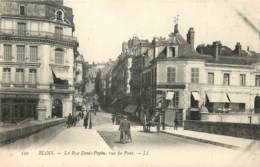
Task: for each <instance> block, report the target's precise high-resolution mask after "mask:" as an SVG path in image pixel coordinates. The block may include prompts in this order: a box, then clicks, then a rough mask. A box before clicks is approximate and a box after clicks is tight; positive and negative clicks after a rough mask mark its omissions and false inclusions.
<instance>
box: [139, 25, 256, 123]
mask: <svg viewBox="0 0 260 167" xmlns="http://www.w3.org/2000/svg"><path fill="white" fill-rule="evenodd" d="M194 40H195V32H194V29H193V28H191V29H189V31H188V34H187V39H184V38H183V37H182V35H181V34H180V33H179V31H178V25H175V30H174V32H173V33H171V34H170V36H169V38H168V39H166V40H154V41H153V48H151V51H150V55H148V56H149V57H151V61H150V62H149V63H148V64H147V66H145V67H144V69H143V72H142V75H143V90H144V92H145V93H144V97H146V98H147V97H148V100H147V101H146V103H144V104H143V105H145V106H146V108H147V107H150V108H148V110H150V111H152V112H153V111H155V110H156V109H159V110H162V112H163V113H164V114H165V122H166V123H167V124H170V125H172V124H173V120H174V119H175V117H178V119H180V120H183V119H196V120H199V119H201V120H204V121H216V122H219V121H225V122H239V123H259V122H260V114H259V106H260V105H259V104H260V101H259V99H260V98H259V93H260V87H259V81H260V75H259V61H260V59H259V57H260V55H259V54H257V53H255V52H252V51H244V50H242V48H241V45H240V44H239V43H237V45H236V46H235V49H234V50H232V49H230V48H228V47H226V46H222V45H221V42H220V41H215V42H213V44H212V45H207V46H199V47H198V48H197V51H196V50H195V49H194Z"/></svg>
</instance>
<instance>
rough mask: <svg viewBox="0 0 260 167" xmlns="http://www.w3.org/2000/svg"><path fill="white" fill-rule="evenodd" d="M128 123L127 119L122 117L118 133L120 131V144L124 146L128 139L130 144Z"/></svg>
mask: <svg viewBox="0 0 260 167" xmlns="http://www.w3.org/2000/svg"><path fill="white" fill-rule="evenodd" d="M130 126H131V125H130V122H129V121H128V120H127V117H126V116H124V117H123V119H122V120H121V121H120V125H119V131H120V142H121V143H123V144H125V143H126V141H127V140H128V139H130V140H131V142H132V137H131V132H130Z"/></svg>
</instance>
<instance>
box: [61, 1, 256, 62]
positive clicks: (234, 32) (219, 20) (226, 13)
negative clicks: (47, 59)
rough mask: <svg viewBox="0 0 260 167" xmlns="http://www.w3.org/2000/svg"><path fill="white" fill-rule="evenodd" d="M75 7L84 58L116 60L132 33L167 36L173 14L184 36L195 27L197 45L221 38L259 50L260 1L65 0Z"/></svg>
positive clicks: (230, 42) (67, 3) (228, 43)
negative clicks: (176, 17) (123, 43)
mask: <svg viewBox="0 0 260 167" xmlns="http://www.w3.org/2000/svg"><path fill="white" fill-rule="evenodd" d="M64 4H65V5H66V6H68V7H71V8H73V13H74V22H75V27H76V31H75V34H74V35H75V36H77V38H78V41H79V51H80V52H81V54H83V55H84V58H85V60H86V61H88V62H91V63H92V62H93V61H95V62H105V61H108V60H109V59H112V60H115V59H116V58H117V57H118V55H119V54H120V52H121V46H122V42H123V41H127V40H128V39H130V38H131V37H133V36H138V37H139V38H143V39H149V40H151V39H152V38H153V37H160V36H162V37H168V35H169V34H170V33H171V32H172V31H173V27H174V18H175V16H177V15H179V21H178V25H179V30H180V33H181V34H182V35H183V37H184V38H186V34H187V31H188V29H189V28H190V27H194V30H195V46H196V45H198V44H211V43H212V42H213V41H216V40H218V41H221V43H222V44H223V45H227V46H229V47H231V48H232V49H233V48H234V47H235V44H236V42H240V43H241V44H242V49H246V48H247V46H250V50H255V51H257V52H260V39H259V38H260V37H259V35H258V34H259V29H260V0H250V1H248V0H216V1H214V0H64Z"/></svg>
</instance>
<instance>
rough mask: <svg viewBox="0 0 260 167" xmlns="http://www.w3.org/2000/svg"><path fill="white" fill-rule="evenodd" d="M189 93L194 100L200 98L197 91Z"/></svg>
mask: <svg viewBox="0 0 260 167" xmlns="http://www.w3.org/2000/svg"><path fill="white" fill-rule="evenodd" d="M191 94H192V96H193V98H194V99H195V100H196V101H199V100H200V95H199V92H191Z"/></svg>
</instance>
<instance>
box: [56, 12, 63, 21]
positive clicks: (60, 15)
mask: <svg viewBox="0 0 260 167" xmlns="http://www.w3.org/2000/svg"><path fill="white" fill-rule="evenodd" d="M56 19H57V20H59V21H62V20H63V12H62V11H61V10H58V11H57V12H56Z"/></svg>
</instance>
